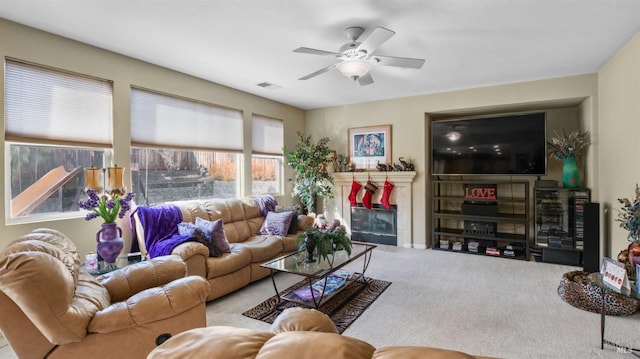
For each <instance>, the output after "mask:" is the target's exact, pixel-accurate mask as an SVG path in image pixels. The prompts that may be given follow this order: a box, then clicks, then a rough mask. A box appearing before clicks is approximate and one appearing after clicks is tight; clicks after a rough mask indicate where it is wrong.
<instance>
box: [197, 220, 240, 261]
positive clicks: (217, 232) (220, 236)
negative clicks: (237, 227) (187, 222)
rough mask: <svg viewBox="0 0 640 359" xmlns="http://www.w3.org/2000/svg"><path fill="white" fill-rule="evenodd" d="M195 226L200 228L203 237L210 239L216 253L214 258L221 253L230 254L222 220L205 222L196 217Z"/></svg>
mask: <svg viewBox="0 0 640 359" xmlns="http://www.w3.org/2000/svg"><path fill="white" fill-rule="evenodd" d="M196 226H198V227H201V228H202V229H203V231H204V233H205V235H207V236H209V238H211V242H212V243H213V246H214V248H215V251H216V254H215V256H216V257H218V256H221V255H222V254H223V253H231V247H229V242H228V241H227V235H226V234H225V233H224V226H223V223H222V219H217V220H215V221H207V220H206V219H202V218H200V217H196Z"/></svg>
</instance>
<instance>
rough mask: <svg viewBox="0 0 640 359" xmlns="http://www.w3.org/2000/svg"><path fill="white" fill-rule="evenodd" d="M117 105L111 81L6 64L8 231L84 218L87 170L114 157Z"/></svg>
mask: <svg viewBox="0 0 640 359" xmlns="http://www.w3.org/2000/svg"><path fill="white" fill-rule="evenodd" d="M112 97H113V96H112V84H111V82H109V81H106V80H102V79H96V78H92V77H88V76H83V75H79V74H74V73H70V72H66V71H61V70H55V69H51V68H46V67H42V66H38V65H33V64H27V63H24V62H20V61H16V60H7V61H6V66H5V153H6V156H7V160H6V161H5V166H6V168H5V180H6V182H7V183H10V185H9V186H8V191H9V193H10V195H9V196H7V199H6V203H5V207H6V208H8V210H7V211H6V213H7V222H8V223H17V222H27V221H35V220H42V219H54V218H64V217H78V216H80V215H84V211H82V213H81V212H80V209H79V208H78V207H77V205H76V202H77V201H78V199H79V198H80V196H81V195H82V189H83V188H84V172H83V170H82V169H83V167H89V166H92V165H93V166H96V167H102V166H103V164H105V163H109V164H110V159H111V156H112V151H111V149H110V148H109V147H111V143H112V119H113V115H112V113H113V111H112Z"/></svg>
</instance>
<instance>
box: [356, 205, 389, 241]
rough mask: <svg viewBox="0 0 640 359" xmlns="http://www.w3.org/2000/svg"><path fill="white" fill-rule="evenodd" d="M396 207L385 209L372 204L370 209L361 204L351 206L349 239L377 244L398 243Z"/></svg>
mask: <svg viewBox="0 0 640 359" xmlns="http://www.w3.org/2000/svg"><path fill="white" fill-rule="evenodd" d="M397 208H398V206H396V205H392V206H391V208H389V209H387V208H385V207H384V206H381V205H379V204H374V205H373V206H372V208H371V209H368V208H366V207H364V206H363V205H362V204H358V205H357V206H352V207H351V239H352V240H354V241H361V242H370V243H377V244H388V245H392V246H397V245H398V236H397V230H396V226H397V221H396V218H397V211H398V210H397Z"/></svg>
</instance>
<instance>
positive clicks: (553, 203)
mask: <svg viewBox="0 0 640 359" xmlns="http://www.w3.org/2000/svg"><path fill="white" fill-rule="evenodd" d="M590 199H591V191H590V190H589V189H587V188H564V187H534V201H535V229H534V237H535V246H536V247H537V248H541V249H542V261H543V262H547V263H558V264H567V265H574V266H580V265H582V250H583V245H584V205H585V203H588V202H590Z"/></svg>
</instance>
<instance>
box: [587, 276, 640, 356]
mask: <svg viewBox="0 0 640 359" xmlns="http://www.w3.org/2000/svg"><path fill="white" fill-rule="evenodd" d="M587 281H588V282H589V283H591V284H593V285H594V286H596V287H598V288H600V293H601V299H602V307H601V308H600V349H604V346H605V344H606V345H610V346H613V347H616V348H619V349H623V350H624V351H626V352H628V353H631V354H632V355H633V356H635V357H638V358H640V349H637V348H631V347H628V346H624V345H620V344H618V343H615V342H612V341H610V340H607V339H605V338H604V328H605V318H606V310H605V304H606V303H607V296H609V295H619V296H622V297H627V298H631V299H636V300H640V294H639V293H638V292H637V291H636V289H635V287H634V285H633V284H632V285H631V289H628V288H625V287H622V288H621V289H616V288H613V287H612V286H609V285H607V284H605V283H604V282H603V281H602V274H600V273H599V272H595V273H591V274H589V275H588V276H587Z"/></svg>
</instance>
